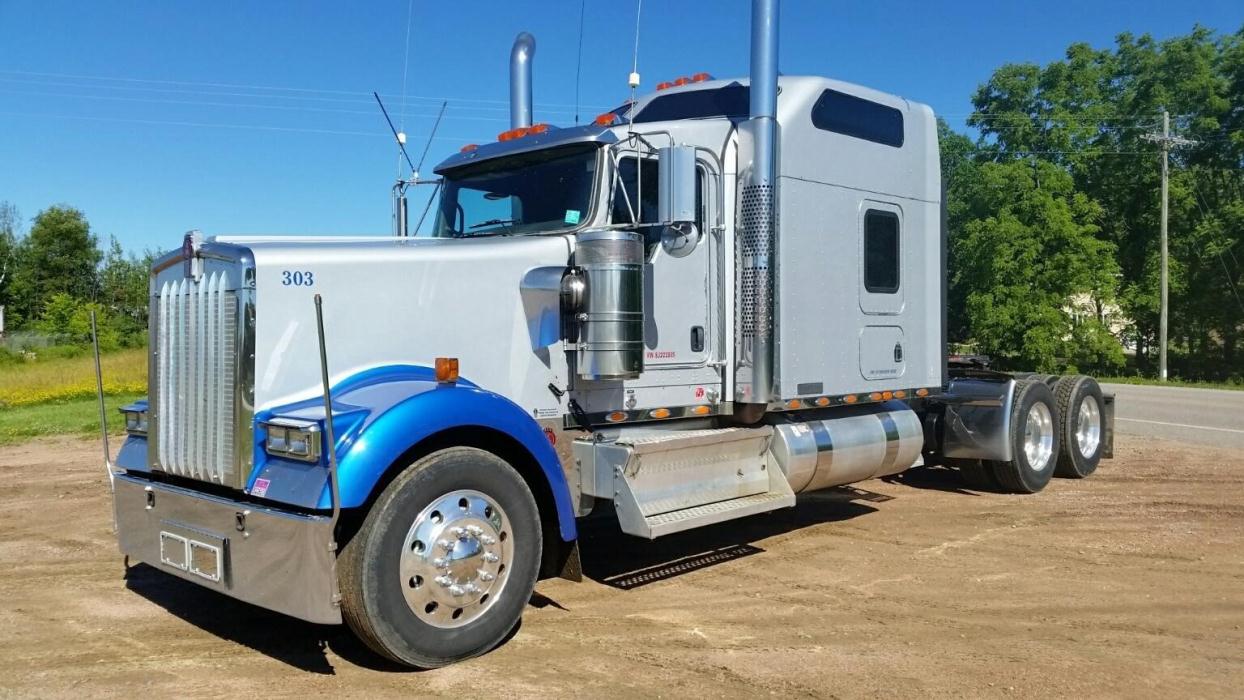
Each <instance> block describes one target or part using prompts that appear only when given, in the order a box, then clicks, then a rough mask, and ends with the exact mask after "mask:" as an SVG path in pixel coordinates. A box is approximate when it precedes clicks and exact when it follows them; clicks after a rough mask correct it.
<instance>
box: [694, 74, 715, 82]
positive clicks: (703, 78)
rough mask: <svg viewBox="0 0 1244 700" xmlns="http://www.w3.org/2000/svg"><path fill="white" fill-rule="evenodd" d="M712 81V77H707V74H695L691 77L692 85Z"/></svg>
mask: <svg viewBox="0 0 1244 700" xmlns="http://www.w3.org/2000/svg"><path fill="white" fill-rule="evenodd" d="M712 79H713V76H711V75H709V74H708V73H696V74H695V75H693V76H691V82H693V83H702V82H705V81H707V80H712Z"/></svg>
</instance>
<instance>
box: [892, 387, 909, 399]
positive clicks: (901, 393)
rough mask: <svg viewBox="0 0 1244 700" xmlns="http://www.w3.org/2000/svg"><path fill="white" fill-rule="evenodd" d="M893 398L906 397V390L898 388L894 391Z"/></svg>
mask: <svg viewBox="0 0 1244 700" xmlns="http://www.w3.org/2000/svg"><path fill="white" fill-rule="evenodd" d="M894 398H896V399H905V398H907V392H905V391H903V390H902V389H899V390H898V391H896V392H894Z"/></svg>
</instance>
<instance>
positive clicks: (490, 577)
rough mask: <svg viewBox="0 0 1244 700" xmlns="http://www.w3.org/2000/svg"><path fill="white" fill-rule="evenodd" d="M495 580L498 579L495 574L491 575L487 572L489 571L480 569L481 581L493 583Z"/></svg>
mask: <svg viewBox="0 0 1244 700" xmlns="http://www.w3.org/2000/svg"><path fill="white" fill-rule="evenodd" d="M495 578H497V577H496V575H495V574H492V573H489V572H487V571H484V570H483V569H480V572H479V580H481V581H492V580H493V579H495Z"/></svg>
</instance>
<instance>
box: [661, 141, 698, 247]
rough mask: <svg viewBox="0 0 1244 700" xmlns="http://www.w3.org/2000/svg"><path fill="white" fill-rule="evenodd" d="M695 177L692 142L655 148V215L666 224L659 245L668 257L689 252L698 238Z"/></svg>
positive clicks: (696, 243)
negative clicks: (656, 183) (656, 187)
mask: <svg viewBox="0 0 1244 700" xmlns="http://www.w3.org/2000/svg"><path fill="white" fill-rule="evenodd" d="M696 177H697V175H696V171H695V147H694V146H666V147H665V148H658V149H657V181H658V184H659V193H658V200H657V219H658V220H659V221H660V222H661V223H662V224H665V227H666V228H665V229H664V231H662V233H661V247H662V248H664V249H665V252H666V253H667V254H668V255H670V256H671V257H675V258H682V257H686V256H688V255H690V254H691V252H692V251H693V250H695V248H696V246H697V245H698V244H699V242H700V232H699V231H698V230H697V229H696V225H695V220H696V213H697V212H696V202H695V189H696Z"/></svg>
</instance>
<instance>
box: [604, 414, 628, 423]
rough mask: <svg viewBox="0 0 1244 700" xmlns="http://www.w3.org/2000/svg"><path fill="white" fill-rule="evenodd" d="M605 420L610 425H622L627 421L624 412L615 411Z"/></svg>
mask: <svg viewBox="0 0 1244 700" xmlns="http://www.w3.org/2000/svg"><path fill="white" fill-rule="evenodd" d="M605 420H607V421H609V422H610V423H620V422H622V421H624V420H626V414H625V413H623V412H622V411H614V412H613V413H610V414H609V415H607V416H605Z"/></svg>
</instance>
